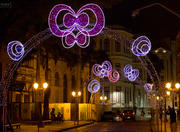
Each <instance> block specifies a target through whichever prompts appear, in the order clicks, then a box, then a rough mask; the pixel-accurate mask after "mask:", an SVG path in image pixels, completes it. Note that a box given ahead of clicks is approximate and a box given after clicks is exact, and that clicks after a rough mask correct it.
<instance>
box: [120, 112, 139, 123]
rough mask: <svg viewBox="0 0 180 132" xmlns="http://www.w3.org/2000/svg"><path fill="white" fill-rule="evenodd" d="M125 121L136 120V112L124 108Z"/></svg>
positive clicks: (123, 116)
mask: <svg viewBox="0 0 180 132" xmlns="http://www.w3.org/2000/svg"><path fill="white" fill-rule="evenodd" d="M122 118H123V121H125V120H135V118H136V113H135V112H134V111H133V110H124V111H123V113H122Z"/></svg>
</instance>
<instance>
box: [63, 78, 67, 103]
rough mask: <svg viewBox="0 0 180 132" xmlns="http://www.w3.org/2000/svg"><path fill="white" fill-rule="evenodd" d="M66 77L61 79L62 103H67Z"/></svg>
mask: <svg viewBox="0 0 180 132" xmlns="http://www.w3.org/2000/svg"><path fill="white" fill-rule="evenodd" d="M67 96H68V95H67V76H66V75H64V77H63V102H64V103H67Z"/></svg>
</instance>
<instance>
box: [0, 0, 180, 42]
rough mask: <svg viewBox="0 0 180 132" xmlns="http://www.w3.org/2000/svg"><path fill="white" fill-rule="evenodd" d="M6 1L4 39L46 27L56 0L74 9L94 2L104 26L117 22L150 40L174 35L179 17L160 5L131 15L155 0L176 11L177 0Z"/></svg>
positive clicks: (1, 21) (179, 6)
mask: <svg viewBox="0 0 180 132" xmlns="http://www.w3.org/2000/svg"><path fill="white" fill-rule="evenodd" d="M8 2H10V3H11V7H10V8H0V13H1V18H0V24H1V30H0V35H1V38H0V40H1V41H5V42H6V41H10V40H13V39H21V38H26V37H27V38H28V37H31V36H32V35H34V34H36V33H38V32H40V31H42V30H43V29H46V28H48V24H47V18H48V15H49V12H50V10H51V8H52V7H53V6H54V5H56V4H60V3H64V4H67V5H70V6H72V8H73V9H75V10H78V9H79V8H80V7H81V6H83V5H84V4H87V3H96V4H98V5H99V6H101V8H102V9H103V11H104V13H105V17H106V26H109V25H114V24H116V25H121V26H124V27H125V28H126V29H127V30H128V31H130V32H131V33H133V34H137V36H138V35H147V36H148V37H149V38H150V39H151V40H152V41H156V40H159V39H161V38H164V37H170V38H171V39H175V38H176V35H177V32H178V31H179V29H180V18H178V17H176V16H175V15H173V14H172V13H169V12H168V11H167V10H165V9H163V8H162V7H160V6H153V7H151V8H147V9H144V10H142V11H141V12H140V13H139V14H138V15H137V16H136V17H132V12H133V11H134V10H135V9H137V8H141V7H143V6H146V5H149V4H152V3H155V2H160V3H162V4H163V5H165V6H166V7H168V8H169V9H171V10H173V11H175V12H177V13H179V14H180V0H32V1H25V0H14V1H13V0H9V1H8V0H1V2H0V4H2V3H8ZM27 34H28V35H29V36H28V35H27ZM25 35H26V36H25ZM7 39H9V40H7Z"/></svg>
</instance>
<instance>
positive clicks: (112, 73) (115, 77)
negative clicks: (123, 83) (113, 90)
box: [108, 69, 119, 82]
mask: <svg viewBox="0 0 180 132" xmlns="http://www.w3.org/2000/svg"><path fill="white" fill-rule="evenodd" d="M108 78H109V81H111V82H117V81H118V80H119V72H118V71H116V70H114V69H113V70H112V71H110V72H109V73H108Z"/></svg>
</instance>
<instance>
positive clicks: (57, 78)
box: [55, 72, 59, 86]
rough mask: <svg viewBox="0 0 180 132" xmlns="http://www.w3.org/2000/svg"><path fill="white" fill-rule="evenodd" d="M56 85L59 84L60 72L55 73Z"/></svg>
mask: <svg viewBox="0 0 180 132" xmlns="http://www.w3.org/2000/svg"><path fill="white" fill-rule="evenodd" d="M55 86H59V73H58V72H56V73H55Z"/></svg>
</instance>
